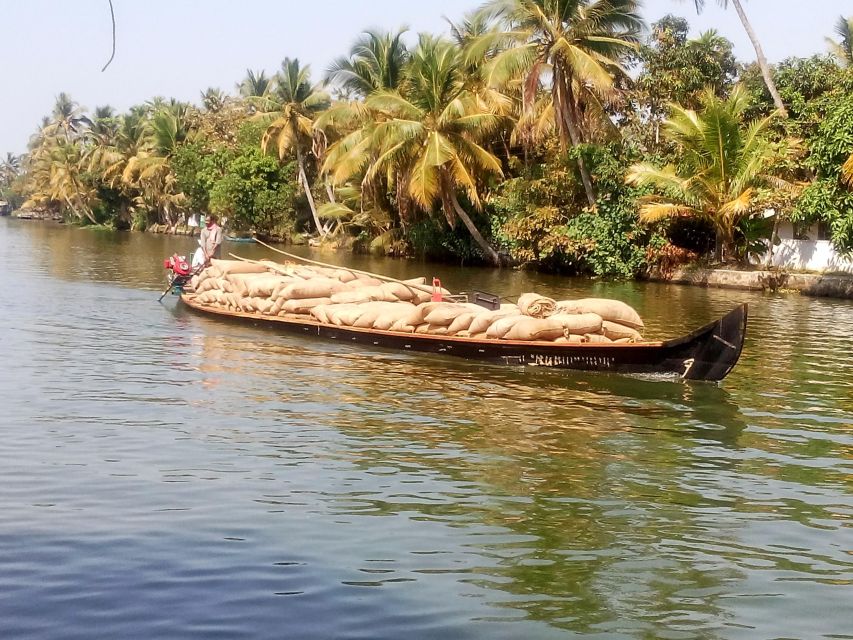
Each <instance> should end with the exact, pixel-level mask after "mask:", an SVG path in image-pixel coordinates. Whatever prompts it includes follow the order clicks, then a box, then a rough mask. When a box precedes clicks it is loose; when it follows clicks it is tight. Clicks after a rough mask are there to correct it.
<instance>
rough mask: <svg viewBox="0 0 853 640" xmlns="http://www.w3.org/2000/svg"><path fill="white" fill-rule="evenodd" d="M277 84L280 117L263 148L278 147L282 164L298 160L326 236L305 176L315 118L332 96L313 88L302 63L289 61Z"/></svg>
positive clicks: (265, 137)
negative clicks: (306, 159)
mask: <svg viewBox="0 0 853 640" xmlns="http://www.w3.org/2000/svg"><path fill="white" fill-rule="evenodd" d="M275 80H276V83H275V90H274V92H273V98H274V99H275V100H276V101H277V103H278V113H277V114H276V117H275V119H274V120H273V121H272V122H271V123H270V125H269V126H268V127H267V130H266V131H265V132H264V135H263V138H262V139H261V147H262V148H263V150H264V152H265V153H266V152H267V151H268V150H269V149H271V148H273V147H275V148H276V149H277V150H278V157H279V158H280V159H282V160H283V159H284V158H286V157H288V156H290V155H295V156H296V164H297V167H298V170H299V182H300V184H301V185H302V188H303V189H304V190H305V197H306V198H307V199H308V206H309V207H310V208H311V215H312V216H313V218H314V224H315V226H316V227H317V231H318V233H320V235H325V234H326V231H325V229H324V228H323V225H322V224H321V223H320V218H319V216H318V215H317V207H316V205H315V203H314V196H313V195H312V194H311V184H310V183H309V182H308V176H307V175H306V173H305V158H306V155H307V154H308V151H309V149H311V146H312V140H313V128H312V127H313V121H314V117H315V116H316V115H317V114H318V113H319V112H321V111H323V110H324V109H326V108H327V107H328V106H329V96H328V94H326V93H325V92H324V91H322V90H321V89H320V87H318V86H315V85H312V84H311V81H310V80H311V68H310V67H309V66H308V65H306V66H301V65H300V64H299V60H298V59H293V60H291V59H290V58H285V59H284V61H283V62H282V63H281V70H280V71H279V72H278V73H277V74H276V78H275Z"/></svg>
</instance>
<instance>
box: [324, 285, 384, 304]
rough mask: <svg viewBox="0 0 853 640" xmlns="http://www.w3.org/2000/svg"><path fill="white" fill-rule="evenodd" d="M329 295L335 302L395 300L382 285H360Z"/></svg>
mask: <svg viewBox="0 0 853 640" xmlns="http://www.w3.org/2000/svg"><path fill="white" fill-rule="evenodd" d="M331 297H332V302H334V303H335V304H346V303H356V304H358V303H361V302H381V301H385V302H394V301H396V298H394V297H392V296H391V295H389V294H388V293H387V292H386V291H385V290H384V289H383V288H382V287H361V288H359V289H355V290H353V291H339V292H338V293H335V294H332V296H331Z"/></svg>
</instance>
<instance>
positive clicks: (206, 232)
mask: <svg viewBox="0 0 853 640" xmlns="http://www.w3.org/2000/svg"><path fill="white" fill-rule="evenodd" d="M199 244H200V245H201V250H202V251H204V264H210V259H211V258H219V256H220V255H221V251H220V247H221V246H222V227H220V226H219V225H218V224H216V216H215V215H213V214H210V215H209V216H207V220H206V221H205V224H204V229H202V230H201V237H200V238H199Z"/></svg>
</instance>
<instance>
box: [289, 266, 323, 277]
mask: <svg viewBox="0 0 853 640" xmlns="http://www.w3.org/2000/svg"><path fill="white" fill-rule="evenodd" d="M293 274H294V275H296V276H299V277H300V278H303V279H305V280H310V279H311V278H317V277H319V276H320V275H321V274H320V272H319V270H317V269H315V268H314V267H296V268H295V269H294V270H293Z"/></svg>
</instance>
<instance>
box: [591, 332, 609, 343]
mask: <svg viewBox="0 0 853 640" xmlns="http://www.w3.org/2000/svg"><path fill="white" fill-rule="evenodd" d="M584 338H586V341H587V342H589V343H591V344H611V343H612V342H613V340H611V339H610V338H608V337H607V336H603V335H600V334H598V333H587V334H584Z"/></svg>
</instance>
